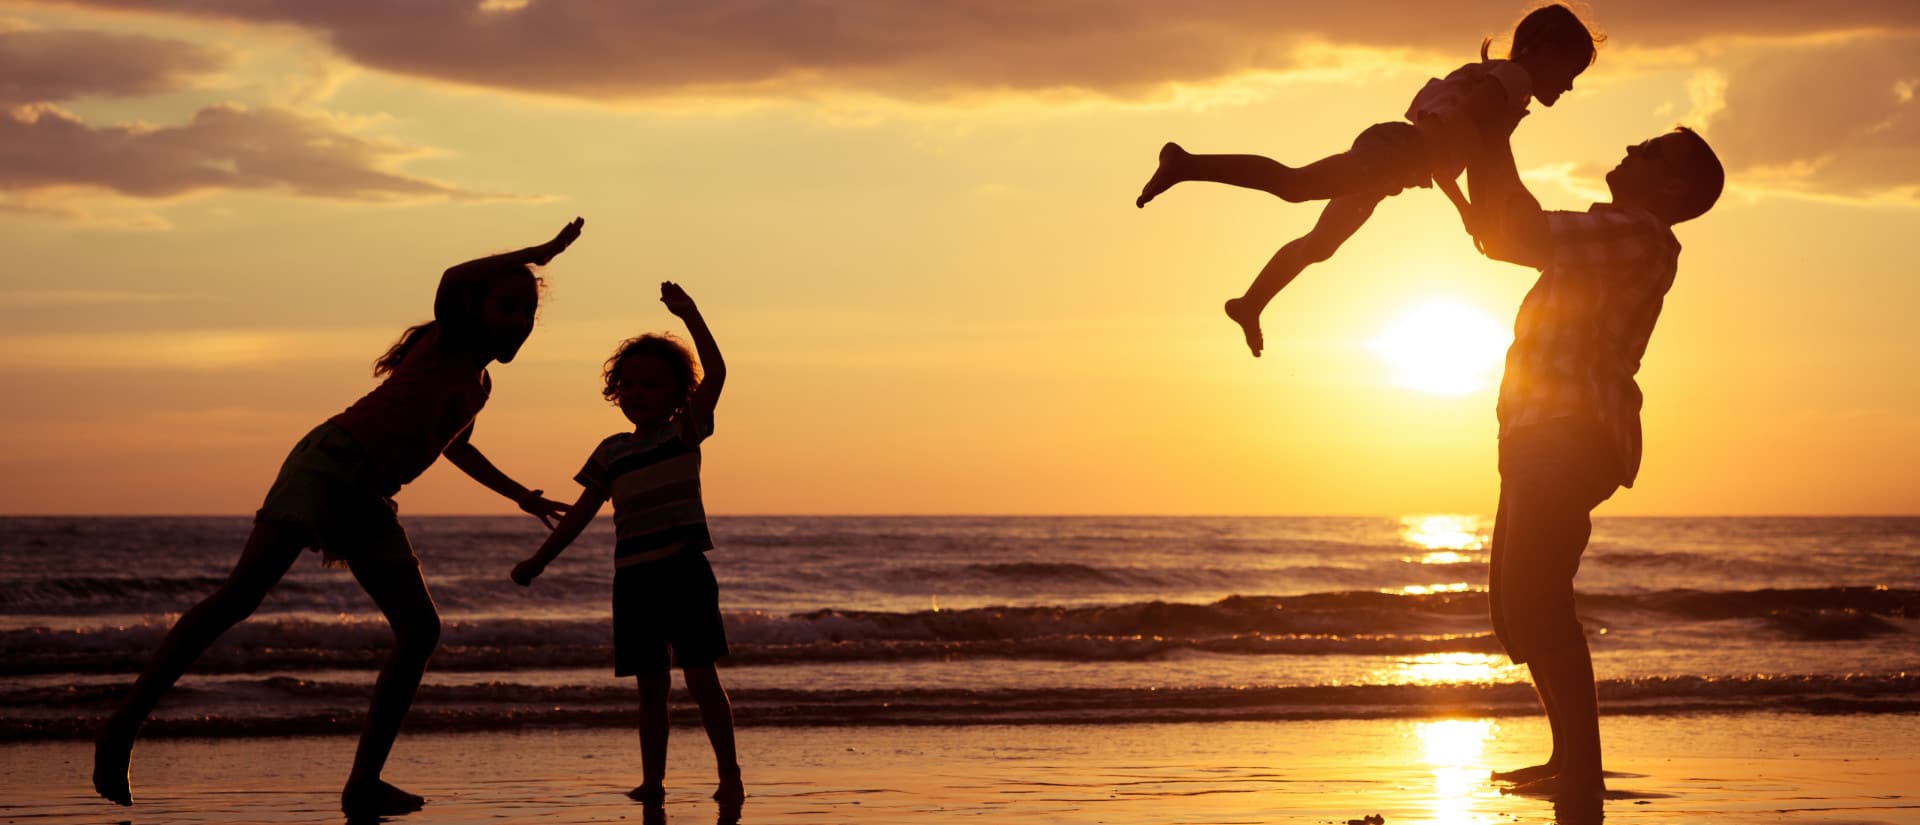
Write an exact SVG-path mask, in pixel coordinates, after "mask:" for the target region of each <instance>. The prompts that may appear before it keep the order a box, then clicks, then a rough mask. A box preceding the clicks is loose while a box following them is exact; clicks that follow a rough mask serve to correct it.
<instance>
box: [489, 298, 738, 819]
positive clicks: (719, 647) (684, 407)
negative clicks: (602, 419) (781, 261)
mask: <svg viewBox="0 0 1920 825" xmlns="http://www.w3.org/2000/svg"><path fill="white" fill-rule="evenodd" d="M660 302H661V303H663V304H666V305H667V310H668V311H669V312H672V313H673V314H674V315H677V316H679V317H680V319H681V320H682V321H685V322H686V324H687V331H688V332H690V333H692V335H693V346H694V349H696V350H698V351H699V353H700V361H699V365H698V366H696V365H695V363H694V358H693V354H692V353H689V352H687V348H686V347H685V346H684V345H682V344H681V343H680V342H679V341H676V340H674V339H673V338H671V337H668V336H666V335H654V334H648V335H642V336H640V337H638V338H632V339H628V340H627V341H626V342H624V343H622V344H621V345H620V348H619V349H618V350H616V351H615V352H614V354H613V357H612V358H609V359H607V364H606V371H605V379H606V386H605V387H604V388H603V389H602V390H601V394H602V395H604V396H606V398H607V400H609V401H612V402H615V403H616V404H618V405H619V406H620V412H621V413H623V414H625V415H626V417H627V420H628V421H631V422H633V432H623V433H616V434H614V435H610V436H608V437H607V438H606V439H605V440H602V441H601V442H600V445H599V446H598V447H595V448H594V450H593V455H591V456H589V457H588V458H587V463H586V466H585V467H582V468H581V470H580V474H579V475H577V476H575V477H574V480H575V481H578V482H580V486H581V487H583V488H584V489H583V490H581V492H580V500H579V501H576V502H574V504H573V506H572V508H571V509H570V511H569V512H568V513H567V515H566V516H565V517H564V518H562V519H561V520H560V524H559V525H558V526H557V527H555V528H554V531H553V535H552V536H550V537H549V538H548V539H547V540H546V543H544V544H542V545H540V549H539V551H538V552H536V553H534V554H533V556H532V557H530V558H528V559H527V560H526V561H523V562H521V563H519V564H518V565H516V566H515V567H514V568H513V574H512V575H513V580H514V581H515V582H517V583H519V584H521V585H523V586H524V585H529V584H532V583H533V579H534V577H536V576H539V575H540V572H541V571H543V570H545V569H546V568H547V565H548V564H549V563H551V562H552V561H553V560H554V558H555V557H557V556H559V555H560V552H561V551H563V550H565V549H567V545H568V544H570V543H572V542H573V540H574V539H575V538H577V537H578V536H579V535H580V531H581V530H583V529H585V528H586V526H587V523H588V522H591V521H593V517H594V515H595V514H597V513H599V512H600V507H601V506H602V505H604V504H605V503H606V502H607V500H608V499H612V500H613V519H614V535H615V537H616V539H617V540H616V543H615V545H614V549H613V564H614V574H613V646H614V654H613V656H614V665H613V672H614V675H616V676H636V677H638V679H639V683H640V775H641V781H640V786H639V787H636V788H634V789H633V790H632V791H630V792H629V793H628V796H631V797H633V798H634V799H636V800H638V801H641V802H647V803H658V802H660V801H661V800H663V799H664V798H665V795H666V794H665V790H664V785H663V781H664V780H665V778H666V771H667V690H668V688H669V687H670V686H671V685H672V678H671V670H670V669H671V667H672V666H673V665H675V664H677V665H679V666H680V673H681V675H683V676H685V677H686V680H687V689H688V690H689V691H691V692H692V693H693V698H694V701H695V702H697V703H698V704H699V705H700V719H701V721H702V722H703V723H704V724H705V725H706V728H707V739H708V741H709V742H711V743H712V744H713V756H714V761H715V762H717V763H718V764H719V768H720V788H719V790H716V791H714V794H713V798H714V799H716V800H719V801H720V802H722V803H738V802H739V801H740V800H741V799H743V798H744V797H745V796H746V789H745V786H743V785H742V784H741V782H740V762H739V759H738V758H737V757H736V756H735V754H734V749H733V707H732V706H731V705H730V704H729V703H728V701H727V692H726V690H725V689H724V688H722V687H721V686H720V677H719V674H717V673H716V672H715V671H714V664H715V663H716V662H718V661H719V660H720V658H721V657H723V656H726V655H727V634H726V629H725V628H724V627H723V626H722V624H721V620H720V594H719V589H718V586H717V585H716V584H715V582H714V578H713V568H712V567H711V566H710V565H708V564H707V557H706V552H707V551H708V550H711V549H713V538H712V537H711V536H710V535H709V534H708V533H707V516H706V510H705V507H704V506H703V505H702V503H701V500H700V442H702V441H705V440H706V438H707V436H709V435H712V434H713V407H714V404H715V403H717V402H718V401H719V400H720V387H721V385H722V384H723V383H724V382H725V381H726V379H727V367H726V363H725V362H723V361H721V360H720V348H719V347H718V346H716V345H715V344H714V342H713V333H712V332H709V331H708V330H707V322H706V321H705V320H704V319H703V318H701V317H700V309H699V308H698V307H696V306H694V303H693V299H692V298H690V297H688V296H687V293H686V292H685V291H684V290H682V289H681V288H680V287H679V286H678V285H676V284H674V283H672V282H667V283H663V284H661V285H660ZM700 367H704V368H705V372H706V374H705V376H704V377H703V376H701V375H700V373H699V368H700Z"/></svg>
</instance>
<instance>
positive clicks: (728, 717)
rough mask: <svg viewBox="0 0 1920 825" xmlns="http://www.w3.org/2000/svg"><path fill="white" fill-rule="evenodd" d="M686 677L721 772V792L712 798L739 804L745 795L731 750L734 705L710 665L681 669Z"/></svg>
mask: <svg viewBox="0 0 1920 825" xmlns="http://www.w3.org/2000/svg"><path fill="white" fill-rule="evenodd" d="M680 672H681V673H682V674H685V675H686V677H687V690H688V691H690V692H692V693H693V699H694V701H695V702H698V703H700V723H701V724H703V725H705V726H706V728H707V741H708V742H711V743H713V761H714V763H715V764H716V765H717V766H718V767H719V769H720V789H719V790H716V791H714V792H713V798H714V799H716V800H719V801H720V802H723V803H724V802H739V801H740V800H742V799H744V798H745V797H746V795H747V790H746V786H745V785H743V784H742V783H741V781H740V757H739V755H738V754H737V753H735V752H734V748H733V704H732V702H730V701H728V699H727V690H726V688H724V687H721V686H720V674H718V673H716V672H714V669H713V665H705V666H702V667H687V668H681V669H680Z"/></svg>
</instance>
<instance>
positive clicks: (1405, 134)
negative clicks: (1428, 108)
mask: <svg viewBox="0 0 1920 825" xmlns="http://www.w3.org/2000/svg"><path fill="white" fill-rule="evenodd" d="M1347 154H1348V155H1349V156H1352V157H1354V158H1357V159H1359V160H1360V162H1361V163H1363V164H1366V167H1367V173H1368V176H1369V178H1371V179H1372V180H1374V181H1377V182H1378V186H1379V188H1380V189H1382V190H1384V191H1387V192H1389V193H1398V192H1400V191H1402V190H1405V189H1410V188H1412V187H1416V186H1420V187H1425V186H1431V185H1433V169H1432V164H1433V160H1432V158H1431V157H1430V156H1429V153H1428V151H1427V139H1426V136H1425V135H1422V134H1420V128H1419V127H1417V126H1414V125H1413V124H1411V123H1408V122H1406V121H1404V120H1400V121H1389V122H1387V123H1375V124H1373V125H1372V126H1368V127H1367V128H1366V129H1365V130H1363V131H1361V132H1360V135H1359V137H1356V138H1354V139H1353V148H1351V149H1348V150H1347Z"/></svg>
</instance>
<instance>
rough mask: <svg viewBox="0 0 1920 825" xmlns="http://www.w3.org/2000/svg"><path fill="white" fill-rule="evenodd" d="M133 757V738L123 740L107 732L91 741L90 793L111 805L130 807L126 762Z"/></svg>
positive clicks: (129, 785)
mask: <svg viewBox="0 0 1920 825" xmlns="http://www.w3.org/2000/svg"><path fill="white" fill-rule="evenodd" d="M132 756H133V737H130V736H126V737H123V736H121V735H119V734H118V733H115V732H112V731H111V730H108V729H103V730H102V731H101V732H100V738H98V739H95V740H93V791H94V793H97V794H99V795H101V796H103V797H106V798H107V800H108V801H110V802H112V803H114V804H115V805H123V806H132V805H133V788H132V787H131V785H132V782H131V781H130V780H129V779H128V776H127V773H128V771H127V762H128V760H129V759H130V758H132Z"/></svg>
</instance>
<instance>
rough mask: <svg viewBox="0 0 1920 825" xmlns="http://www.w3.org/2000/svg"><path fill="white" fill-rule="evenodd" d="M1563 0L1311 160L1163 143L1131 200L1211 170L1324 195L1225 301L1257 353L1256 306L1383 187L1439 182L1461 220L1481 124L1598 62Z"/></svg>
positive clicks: (1569, 82) (1246, 182)
mask: <svg viewBox="0 0 1920 825" xmlns="http://www.w3.org/2000/svg"><path fill="white" fill-rule="evenodd" d="M1599 40H1600V39H1599V38H1596V37H1595V36H1594V35H1593V33H1592V32H1590V31H1588V29H1587V27H1586V25H1585V24H1584V23H1582V22H1580V18H1579V17H1578V16H1577V15H1575V14H1574V13H1573V12H1572V11H1571V10H1569V9H1568V8H1567V7H1566V6H1562V5H1551V6H1544V7H1541V8H1538V9H1535V10H1534V11H1533V12H1531V13H1529V14H1528V15H1527V16H1526V17H1525V18H1523V19H1522V20H1521V21H1520V24H1519V25H1518V26H1516V27H1515V28H1514V30H1513V44H1512V46H1511V48H1510V50H1509V54H1508V57H1507V59H1506V60H1496V59H1491V58H1489V57H1488V56H1487V50H1488V47H1489V46H1490V45H1491V44H1492V41H1491V40H1488V41H1484V42H1482V43H1481V44H1480V60H1479V62H1476V63H1468V64H1466V65H1464V66H1461V67H1460V68H1458V69H1455V70H1454V71H1453V72H1452V73H1450V74H1448V75H1447V76H1446V77H1445V78H1444V79H1434V80H1429V81H1427V85H1426V86H1425V87H1424V88H1422V89H1421V90H1420V93H1419V94H1417V95H1415V96H1414V98H1413V104H1412V105H1411V106H1410V107H1408V109H1407V115H1406V116H1407V121H1395V122H1390V123H1376V124H1374V125H1372V126H1369V127H1367V128H1366V130H1365V131H1362V132H1361V133H1360V136H1359V137H1357V138H1355V139H1354V141H1353V146H1352V148H1350V149H1348V150H1347V151H1345V152H1341V153H1339V154H1336V155H1330V156H1328V157H1325V158H1322V159H1320V160H1318V161H1315V162H1313V163H1310V164H1308V165H1306V166H1300V167H1291V166H1286V165H1283V164H1281V163H1279V162H1277V161H1274V160H1272V159H1270V158H1266V157H1261V156H1259V155H1195V154H1191V153H1188V152H1187V151H1186V150H1185V149H1182V148H1180V146H1179V145H1178V144H1174V143H1168V144H1167V145H1165V146H1163V147H1161V148H1160V166H1159V168H1158V169H1156V170H1154V173H1153V177H1152V178H1150V179H1148V180H1147V185H1146V186H1145V187H1143V188H1142V189H1141V191H1140V197H1139V198H1138V199H1137V200H1136V201H1135V202H1134V204H1135V205H1136V206H1146V205H1147V202H1148V201H1151V200H1153V198H1154V197H1155V196H1157V195H1159V194H1160V193H1161V192H1165V191H1166V190H1167V189H1168V188H1170V187H1172V186H1173V185H1174V184H1176V183H1180V182H1182V181H1212V182H1215V183H1225V184H1230V185H1233V186H1240V187H1245V188H1248V189H1258V190H1260V191H1262V192H1268V193H1271V194H1273V195H1276V196H1278V197H1280V198H1284V199H1286V200H1288V201H1291V202H1294V203H1298V202H1301V201H1310V200H1324V201H1327V205H1326V207H1325V208H1323V209H1322V210H1321V212H1320V220H1319V222H1318V223H1316V224H1315V225H1314V227H1313V229H1312V231H1310V232H1308V233H1307V234H1306V235H1304V236H1302V237H1300V238H1297V239H1295V240H1293V241H1291V242H1289V243H1287V244H1286V245H1285V246H1283V247H1281V248H1280V251H1279V252H1276V253H1274V256H1273V259H1272V260H1270V261H1268V263H1267V265H1266V267H1265V268H1263V269H1261V270H1260V274H1259V276H1258V277H1256V278H1255V279H1254V282H1253V284H1252V285H1251V286H1249V287H1248V288H1247V291H1246V294H1245V295H1242V296H1241V297H1239V298H1235V299H1233V300H1230V301H1227V304H1226V310H1227V317H1229V318H1232V319H1233V321H1234V323H1237V324H1239V325H1240V328H1241V332H1242V333H1243V334H1244V335H1245V336H1246V339H1247V347H1248V348H1249V349H1251V350H1253V354H1254V356H1255V357H1258V356H1259V355H1260V350H1261V347H1262V345H1263V339H1262V335H1261V332H1260V314H1261V312H1262V311H1264V310H1265V309H1266V307H1267V304H1268V303H1269V302H1270V301H1272V300H1273V296H1275V295H1277V294H1279V292H1280V290H1281V289H1282V288H1283V287H1285V286H1286V285H1287V284H1288V283H1289V282H1291V281H1292V280H1293V279H1294V277H1295V276H1297V275H1299V274H1300V272H1301V270H1303V269H1305V268H1306V267H1307V266H1309V265H1311V264H1314V263H1317V262H1320V261H1324V260H1326V259H1328V258H1329V257H1332V255H1333V253H1334V252H1335V251H1336V250H1338V249H1339V248H1340V245H1341V244H1343V243H1345V242H1346V240H1347V238H1349V237H1352V235H1353V233H1354V232H1356V231H1358V230H1359V229H1360V226H1361V225H1362V224H1364V223H1366V221H1367V218H1369V217H1371V216H1372V215H1373V209H1374V207H1375V206H1377V205H1379V203H1380V201H1381V200H1382V199H1384V198H1386V197H1388V196H1390V195H1396V194H1399V193H1400V192H1401V191H1403V190H1405V189H1406V188H1408V187H1411V186H1419V187H1426V186H1428V185H1429V182H1430V181H1432V182H1438V183H1439V184H1440V188H1441V189H1442V191H1444V192H1446V194H1447V197H1448V198H1449V199H1451V200H1452V201H1453V203H1454V206H1455V207H1457V208H1459V209H1460V212H1461V216H1462V219H1463V220H1464V219H1466V217H1467V215H1468V214H1469V213H1468V211H1467V203H1466V199H1465V198H1464V197H1463V196H1462V195H1461V194H1460V189H1459V186H1458V185H1457V184H1456V183H1455V182H1454V179H1455V178H1457V177H1459V175H1460V172H1461V171H1462V170H1463V169H1464V168H1465V167H1466V158H1467V157H1468V155H1469V154H1470V153H1471V151H1472V148H1473V147H1474V146H1475V145H1476V144H1477V143H1478V141H1479V140H1480V135H1481V134H1483V133H1486V134H1495V133H1497V134H1498V135H1499V136H1505V134H1506V132H1505V131H1502V130H1510V129H1511V128H1512V126H1513V124H1514V123H1515V122H1517V121H1518V120H1519V118H1521V117H1522V116H1524V115H1525V114H1526V109H1527V101H1528V100H1529V99H1530V98H1531V99H1535V100H1539V101H1540V104H1541V105H1543V106H1552V105H1553V104H1554V101H1556V100H1559V99H1560V95H1561V94H1562V93H1564V92H1566V91H1567V90H1569V89H1571V88H1573V79H1574V78H1575V77H1577V76H1578V75H1579V74H1580V73H1581V72H1583V71H1585V70H1586V68H1587V67H1588V66H1590V65H1592V63H1593V59H1594V45H1595V44H1596V43H1598V42H1599Z"/></svg>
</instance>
